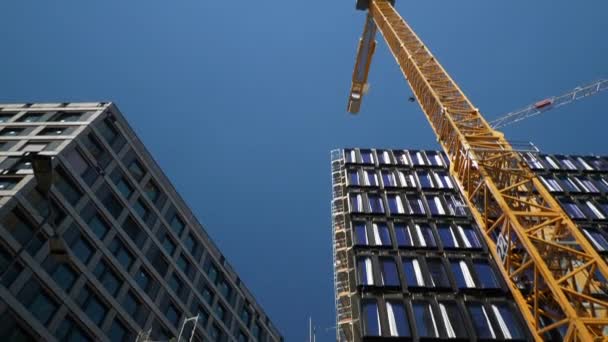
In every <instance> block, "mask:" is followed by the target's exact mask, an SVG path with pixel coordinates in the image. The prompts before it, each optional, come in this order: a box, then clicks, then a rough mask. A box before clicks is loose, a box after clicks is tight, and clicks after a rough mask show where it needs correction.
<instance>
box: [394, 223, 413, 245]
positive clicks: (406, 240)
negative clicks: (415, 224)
mask: <svg viewBox="0 0 608 342" xmlns="http://www.w3.org/2000/svg"><path fill="white" fill-rule="evenodd" d="M395 237H396V238H397V245H398V246H399V247H410V246H412V234H411V232H410V230H409V227H408V226H406V225H405V224H401V223H395Z"/></svg>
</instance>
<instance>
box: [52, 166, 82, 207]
mask: <svg viewBox="0 0 608 342" xmlns="http://www.w3.org/2000/svg"><path fill="white" fill-rule="evenodd" d="M55 187H56V189H57V190H59V192H61V194H62V195H63V197H65V199H66V200H67V201H68V202H69V203H70V204H71V205H72V206H75V205H76V203H78V200H79V199H80V198H81V197H82V192H80V190H79V189H78V187H77V186H76V185H75V184H74V182H72V180H71V179H70V178H69V177H67V176H66V174H65V171H63V170H62V169H57V170H56V172H55Z"/></svg>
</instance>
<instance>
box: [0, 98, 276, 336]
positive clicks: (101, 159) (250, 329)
mask: <svg viewBox="0 0 608 342" xmlns="http://www.w3.org/2000/svg"><path fill="white" fill-rule="evenodd" d="M35 155H49V156H53V158H52V163H53V166H54V172H53V174H54V183H53V187H52V188H51V190H50V193H48V195H49V196H47V193H45V191H44V190H41V188H40V187H37V184H39V183H38V182H37V180H36V176H35V175H34V174H33V170H32V160H33V158H34V156H35ZM184 163H187V161H184ZM57 237H61V238H60V239H57ZM0 240H1V242H0V272H1V273H0V274H1V276H0V282H1V283H2V286H0V298H1V300H0V340H2V341H12V340H18V341H40V340H46V341H55V340H56V341H87V340H91V341H93V340H94V341H107V340H111V341H135V340H136V338H138V336H139V340H140V341H142V340H144V339H145V338H149V339H151V340H168V339H169V338H171V337H175V336H177V335H178V334H179V332H180V329H181V327H182V322H183V321H184V320H185V319H186V318H188V317H192V316H196V315H198V321H197V327H196V329H195V338H194V340H196V341H282V340H283V338H282V337H281V335H280V333H279V332H278V331H277V330H276V329H275V328H274V327H273V325H272V323H271V321H270V319H269V318H268V316H267V315H266V314H265V313H264V311H263V310H262V308H261V307H260V306H259V305H258V304H257V303H256V301H255V299H254V297H253V296H252V294H251V293H250V292H249V291H248V290H247V288H246V287H245V285H244V284H243V282H242V281H241V280H240V278H239V276H238V275H237V274H236V273H235V271H234V270H233V269H232V268H231V267H230V265H229V264H228V262H227V261H226V260H225V258H224V256H223V255H222V254H221V252H220V251H219V250H218V249H217V247H215V245H214V244H213V242H212V241H211V239H210V238H209V237H208V236H207V234H206V233H205V230H204V229H203V227H202V226H201V224H200V223H199V222H198V221H197V220H196V218H195V217H194V215H193V213H192V212H191V211H190V209H189V208H188V206H187V205H186V203H184V201H183V200H182V198H181V197H180V196H179V195H178V193H177V192H176V191H175V189H174V188H173V186H172V185H171V183H170V182H169V180H168V179H167V178H166V177H165V175H164V174H163V172H162V170H161V169H160V167H159V166H158V165H157V164H156V163H155V162H154V159H153V158H152V157H151V156H150V154H149V153H148V152H147V151H146V149H145V147H144V146H143V144H142V143H141V141H140V140H139V139H138V138H137V136H136V135H135V133H134V132H133V130H132V129H131V128H130V127H129V125H128V124H127V122H126V121H125V119H124V117H123V116H122V115H121V113H120V112H119V111H118V109H117V108H116V106H114V105H113V104H111V103H59V104H11V105H0ZM47 240H50V241H59V242H61V241H63V242H64V243H65V246H66V248H67V253H68V255H67V258H65V257H61V255H56V254H54V253H51V247H50V246H51V244H50V243H48V242H47ZM60 245H61V244H59V246H60ZM60 249H61V248H60ZM193 323H194V322H189V323H188V324H186V326H185V327H184V334H185V335H188V336H189V335H190V333H191V332H192V331H193ZM142 332H145V333H143V334H142Z"/></svg>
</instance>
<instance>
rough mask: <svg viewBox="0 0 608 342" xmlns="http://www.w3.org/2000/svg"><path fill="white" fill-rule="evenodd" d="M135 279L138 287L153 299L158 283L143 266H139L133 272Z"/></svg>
mask: <svg viewBox="0 0 608 342" xmlns="http://www.w3.org/2000/svg"><path fill="white" fill-rule="evenodd" d="M135 281H137V284H138V285H139V287H141V288H142V290H144V292H145V293H147V294H148V295H149V296H150V298H152V299H154V297H155V296H156V293H157V291H158V283H157V282H156V281H155V280H154V279H153V278H152V276H151V275H150V273H148V271H146V270H145V269H144V268H143V267H142V268H140V269H139V271H137V273H135Z"/></svg>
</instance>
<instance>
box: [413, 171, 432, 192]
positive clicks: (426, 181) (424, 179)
mask: <svg viewBox="0 0 608 342" xmlns="http://www.w3.org/2000/svg"><path fill="white" fill-rule="evenodd" d="M416 175H417V176H418V181H419V182H420V187H421V188H423V189H430V188H432V187H433V181H432V177H431V174H430V173H429V172H426V171H417V172H416Z"/></svg>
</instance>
